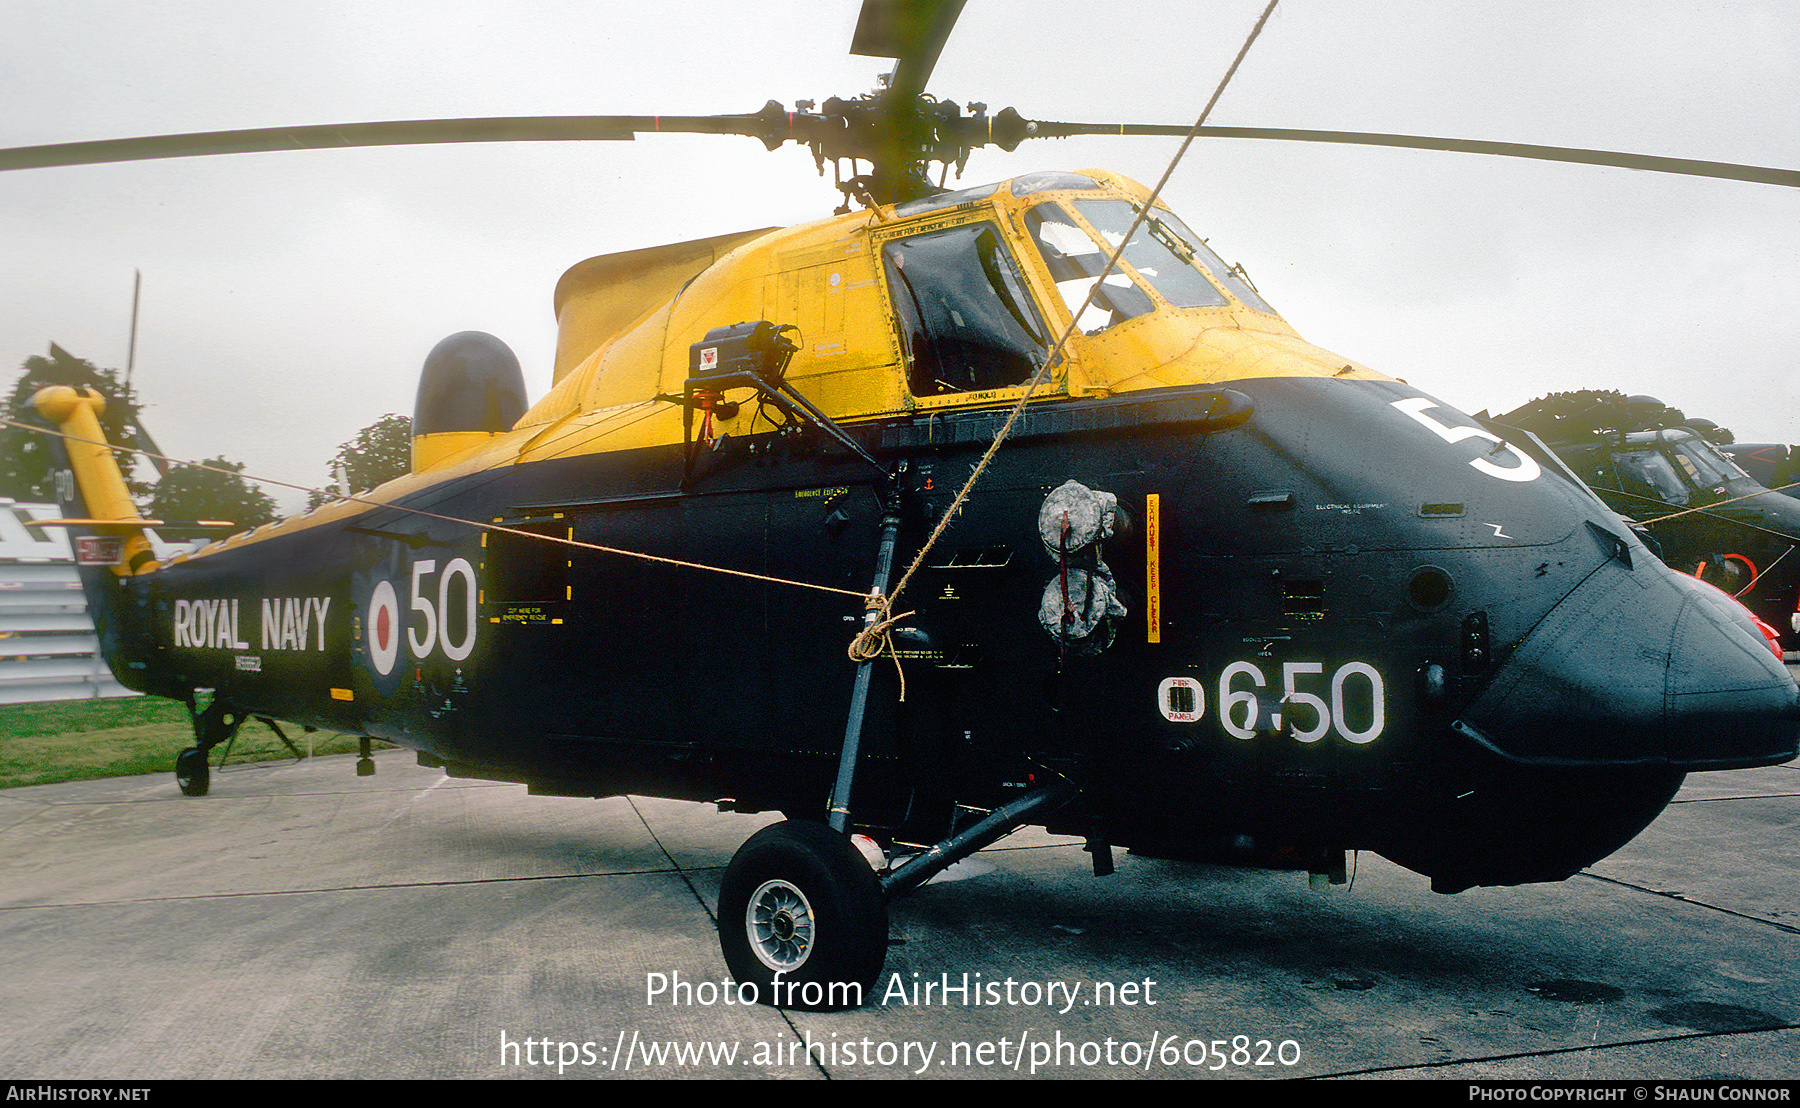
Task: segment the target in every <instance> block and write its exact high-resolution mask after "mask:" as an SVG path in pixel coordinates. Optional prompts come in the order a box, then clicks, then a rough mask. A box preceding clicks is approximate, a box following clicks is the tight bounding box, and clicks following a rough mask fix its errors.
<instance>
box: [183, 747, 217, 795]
mask: <svg viewBox="0 0 1800 1108" xmlns="http://www.w3.org/2000/svg"><path fill="white" fill-rule="evenodd" d="M175 783H176V784H177V785H180V786H181V794H182V795H183V796H205V795H206V790H207V789H209V788H211V787H212V770H211V768H210V767H209V766H208V765H207V764H206V751H204V750H201V749H200V748H199V747H197V746H190V747H188V748H187V749H186V750H184V751H182V752H181V753H180V754H178V755H176V756H175Z"/></svg>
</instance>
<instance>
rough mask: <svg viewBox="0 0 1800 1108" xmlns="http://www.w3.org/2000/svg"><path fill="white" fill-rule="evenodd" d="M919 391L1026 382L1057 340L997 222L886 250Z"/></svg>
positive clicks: (912, 377)
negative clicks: (1051, 338) (1050, 337)
mask: <svg viewBox="0 0 1800 1108" xmlns="http://www.w3.org/2000/svg"><path fill="white" fill-rule="evenodd" d="M882 262H883V264H884V265H885V267H886V269H887V279H888V288H889V291H890V292H891V294H892V296H893V298H894V310H895V313H896V314H897V315H898V316H899V319H900V332H901V334H900V340H901V343H902V345H903V346H904V348H905V352H906V358H907V362H908V365H909V370H908V375H909V378H908V379H909V383H910V385H911V388H912V392H913V395H914V396H937V395H940V394H943V393H949V392H974V391H978V390H982V389H997V388H1005V387H1007V386H1010V385H1020V384H1024V383H1025V381H1026V380H1027V379H1029V378H1030V377H1031V375H1032V374H1033V373H1035V372H1036V371H1037V369H1038V367H1039V366H1041V365H1042V364H1043V363H1044V358H1045V357H1046V356H1047V355H1048V353H1049V345H1048V343H1047V342H1046V340H1045V337H1044V326H1043V322H1042V321H1041V319H1040V318H1039V317H1038V314H1037V311H1036V308H1035V306H1034V305H1033V304H1032V301H1031V297H1030V295H1029V294H1028V293H1027V292H1026V289H1025V283H1024V282H1023V281H1021V280H1020V279H1019V273H1018V268H1017V266H1015V265H1014V263H1013V260H1012V257H1011V255H1009V254H1008V253H1007V251H1006V247H1005V246H1004V245H1003V244H1002V243H1001V241H1000V235H999V232H998V231H997V230H996V229H995V228H994V226H993V225H992V224H989V223H971V224H967V225H965V226H962V227H952V228H949V229H947V230H943V231H934V232H932V233H930V234H924V235H915V236H913V237H912V238H907V239H900V240H897V241H895V242H891V243H889V244H887V246H885V247H884V248H883V249H882Z"/></svg>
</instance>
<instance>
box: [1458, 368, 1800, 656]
mask: <svg viewBox="0 0 1800 1108" xmlns="http://www.w3.org/2000/svg"><path fill="white" fill-rule="evenodd" d="M1494 422H1495V423H1496V424H1500V425H1504V426H1507V427H1517V428H1521V429H1523V430H1526V431H1530V432H1531V433H1532V434H1535V435H1537V436H1538V437H1539V438H1541V439H1543V440H1544V442H1545V444H1546V445H1547V446H1549V447H1550V448H1551V449H1552V450H1554V451H1556V454H1557V456H1558V457H1559V458H1561V459H1562V460H1563V462H1564V463H1565V464H1567V465H1568V466H1569V467H1570V468H1571V469H1573V470H1574V471H1575V472H1576V473H1578V474H1580V475H1581V477H1582V479H1583V480H1585V481H1586V482H1587V483H1588V485H1589V486H1590V487H1592V488H1593V489H1594V491H1595V492H1597V493H1599V494H1600V496H1601V497H1602V498H1603V499H1604V500H1605V501H1606V502H1607V504H1609V505H1610V506H1611V507H1612V508H1613V509H1614V510H1615V511H1617V512H1619V513H1620V514H1621V515H1624V516H1627V517H1629V518H1631V519H1632V520H1634V521H1636V522H1637V523H1638V524H1639V526H1640V527H1641V528H1642V530H1643V533H1645V534H1647V535H1649V536H1650V538H1649V540H1648V541H1649V542H1650V544H1651V545H1652V546H1653V547H1654V549H1655V550H1656V552H1657V554H1658V555H1659V556H1660V557H1661V558H1662V559H1663V561H1665V562H1667V563H1668V564H1669V565H1670V566H1672V567H1674V568H1676V569H1679V570H1681V571H1682V572H1683V573H1692V574H1695V575H1696V576H1699V577H1701V578H1702V579H1704V580H1706V581H1710V582H1711V583H1713V584H1714V585H1717V586H1718V587H1719V588H1721V589H1724V590H1725V591H1726V592H1729V593H1731V594H1732V595H1733V596H1735V597H1737V598H1738V599H1739V600H1741V601H1742V602H1743V603H1744V604H1745V606H1747V607H1748V608H1750V609H1751V611H1753V612H1755V613H1756V615H1757V618H1759V619H1761V620H1762V621H1763V622H1764V623H1765V624H1766V625H1767V626H1769V627H1770V628H1773V629H1774V630H1775V631H1776V632H1777V633H1778V634H1780V636H1781V637H1782V639H1783V640H1784V641H1785V642H1787V643H1789V644H1791V643H1792V642H1793V641H1794V636H1796V635H1800V613H1796V611H1795V609H1796V606H1797V605H1796V601H1797V600H1800V550H1796V546H1800V504H1796V503H1795V502H1794V500H1793V499H1792V498H1791V497H1787V496H1780V495H1777V494H1776V493H1775V492H1773V491H1771V487H1770V486H1771V482H1772V481H1773V483H1774V484H1777V485H1786V484H1788V483H1789V482H1790V481H1792V480H1793V479H1794V478H1793V477H1792V476H1791V475H1790V476H1787V477H1786V478H1785V479H1783V480H1779V481H1775V480H1774V478H1776V477H1777V476H1778V467H1779V469H1781V470H1783V471H1785V469H1786V450H1785V448H1776V447H1765V448H1763V449H1762V450H1760V451H1758V452H1757V453H1759V454H1761V455H1763V456H1764V457H1766V459H1767V461H1768V465H1767V467H1766V468H1763V470H1762V475H1761V476H1760V477H1759V476H1756V475H1753V474H1750V473H1747V472H1745V471H1744V470H1743V469H1740V468H1738V466H1737V465H1735V464H1733V462H1732V461H1731V458H1732V456H1733V454H1734V453H1748V452H1747V451H1740V452H1734V451H1732V449H1731V447H1729V446H1721V445H1720V444H1721V443H1724V442H1726V441H1728V440H1730V439H1731V438H1732V434H1731V432H1730V431H1729V430H1728V429H1721V428H1720V427H1719V426H1718V424H1716V423H1714V422H1712V421H1711V420H1708V419H1706V418H1704V417H1689V416H1687V415H1685V414H1684V413H1682V412H1681V411H1680V410H1679V409H1676V408H1671V407H1668V406H1667V405H1665V404H1663V402H1662V401H1660V400H1658V399H1656V398H1655V397H1651V396H1631V397H1627V396H1625V395H1624V394H1622V393H1617V392H1597V391H1592V390H1589V391H1585V392H1562V393H1552V394H1551V395H1549V396H1546V397H1542V398H1540V399H1537V400H1533V401H1531V402H1530V403H1528V404H1525V405H1522V406H1520V407H1518V408H1515V409H1513V410H1512V411H1510V412H1506V413H1504V414H1502V415H1499V416H1496V417H1495V418H1494ZM1776 449H1780V450H1781V451H1782V453H1781V456H1780V458H1779V459H1777V458H1776V457H1774V451H1775V450H1776ZM1752 464H1755V459H1752ZM1759 468H1761V467H1759ZM1786 491H1789V492H1793V491H1796V490H1793V489H1788V490H1786Z"/></svg>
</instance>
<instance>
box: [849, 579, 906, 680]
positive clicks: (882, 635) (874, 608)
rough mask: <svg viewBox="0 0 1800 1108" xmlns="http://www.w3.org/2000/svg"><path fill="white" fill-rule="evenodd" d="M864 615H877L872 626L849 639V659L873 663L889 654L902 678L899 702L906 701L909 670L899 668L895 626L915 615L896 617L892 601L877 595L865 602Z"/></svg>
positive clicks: (866, 627) (895, 669)
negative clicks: (895, 644)
mask: <svg viewBox="0 0 1800 1108" xmlns="http://www.w3.org/2000/svg"><path fill="white" fill-rule="evenodd" d="M863 610H864V611H865V612H875V613H877V616H876V619H875V621H874V622H873V623H870V624H868V625H867V626H865V627H864V628H863V629H862V630H861V631H858V632H857V633H856V637H855V638H853V639H851V640H850V650H849V654H850V660H851V661H853V662H856V663H859V664H860V663H862V662H872V661H874V660H875V659H876V658H879V657H881V656H882V655H883V654H886V655H887V656H888V657H890V658H892V659H893V660H894V672H895V673H896V674H897V675H899V678H900V699H901V701H903V702H904V701H905V700H906V671H905V670H903V669H901V668H900V654H899V652H898V651H896V650H895V649H894V639H893V634H892V632H893V630H894V625H895V624H897V623H899V622H900V621H901V620H903V619H905V618H906V617H907V616H910V615H912V614H913V613H912V612H902V613H900V614H899V615H894V614H893V601H892V599H891V598H889V597H885V596H882V595H881V594H880V593H875V594H873V595H871V596H869V597H868V598H867V600H865V601H864V603H863Z"/></svg>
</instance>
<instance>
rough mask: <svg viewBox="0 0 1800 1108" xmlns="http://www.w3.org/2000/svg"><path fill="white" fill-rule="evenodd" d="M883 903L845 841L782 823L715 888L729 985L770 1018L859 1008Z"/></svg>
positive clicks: (755, 838)
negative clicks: (787, 1011) (749, 991)
mask: <svg viewBox="0 0 1800 1108" xmlns="http://www.w3.org/2000/svg"><path fill="white" fill-rule="evenodd" d="M887 939H888V917H887V899H886V897H884V896H883V895H882V892H881V882H880V881H879V880H878V879H877V878H876V876H875V871H874V870H872V869H870V868H869V863H868V862H867V861H865V860H864V859H863V857H862V855H861V854H860V853H859V852H858V851H857V849H856V847H855V846H854V845H852V843H851V842H850V839H849V837H848V836H845V835H843V834H840V833H839V832H836V831H833V830H832V829H831V828H830V827H827V826H826V825H825V824H822V823H814V822H812V821H810V820H789V821H788V822H786V823H777V824H775V825H773V826H771V827H765V828H763V829H762V830H761V831H758V832H757V833H756V834H755V835H752V836H751V837H750V840H749V841H748V842H746V843H745V844H744V845H743V846H741V847H739V848H738V852H737V853H736V854H735V855H733V856H732V859H731V864H730V865H729V866H726V867H725V880H724V882H723V883H722V884H721V885H720V887H719V946H720V948H721V949H722V950H723V951H724V954H725V964H726V966H728V967H729V968H730V970H731V977H732V980H734V981H738V982H752V983H754V984H755V985H756V989H757V999H758V1000H760V1001H761V1002H762V1003H764V1004H770V1005H773V1006H775V1007H777V1008H800V1009H804V1010H807V1011H813V1012H829V1011H836V1010H838V1009H842V1008H854V1007H857V1006H858V1005H860V1004H862V1003H863V1002H864V1001H865V999H866V997H867V995H868V993H869V990H870V989H871V988H872V987H873V985H874V984H875V978H876V977H877V976H879V975H880V973H881V964H882V962H883V961H885V960H886V958H887Z"/></svg>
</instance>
